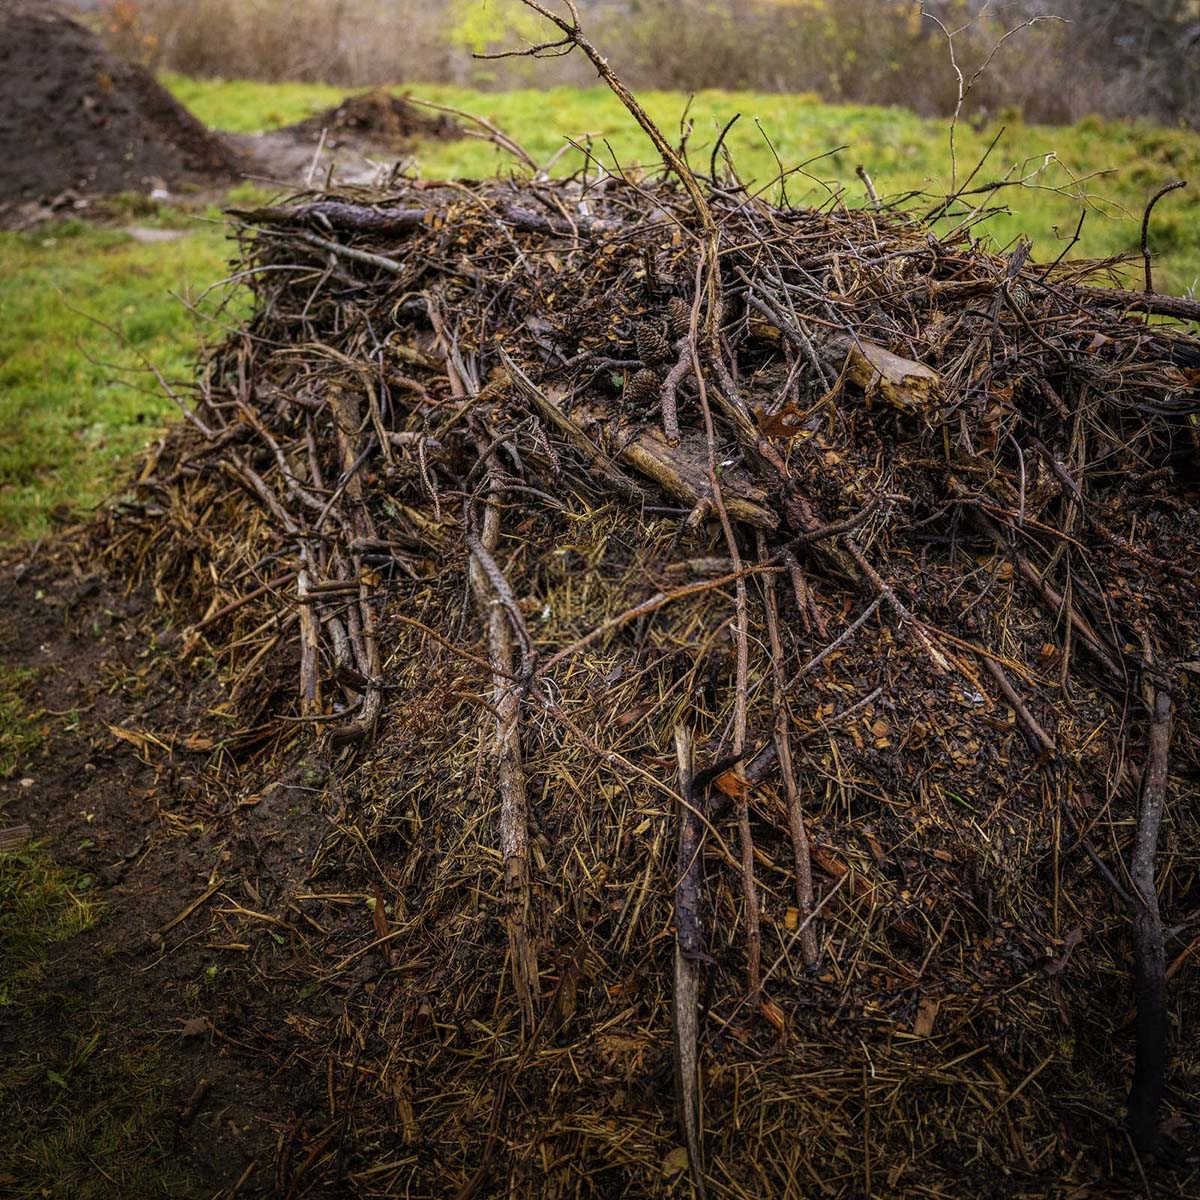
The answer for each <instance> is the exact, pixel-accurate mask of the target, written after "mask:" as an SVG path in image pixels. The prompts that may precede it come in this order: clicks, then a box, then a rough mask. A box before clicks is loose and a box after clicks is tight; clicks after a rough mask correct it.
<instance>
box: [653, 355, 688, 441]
mask: <svg viewBox="0 0 1200 1200" xmlns="http://www.w3.org/2000/svg"><path fill="white" fill-rule="evenodd" d="M691 368H692V347H691V344H690V343H685V344H684V346H683V348H682V349H681V350H680V352H679V358H678V359H677V360H676V362H675V365H674V366H673V367H672V368H671V369H670V370H669V371H668V372H667V377H666V378H665V379H664V380H663V383H662V387H661V388H660V389H659V404H660V406H661V408H662V423H663V434H664V435H665V436H666V439H667V441H668V442H670V443H671V445H672V446H677V445H678V444H679V406H678V404H677V403H676V400H675V394H676V392H678V390H679V385H680V383H681V382H682V381H683V377H684V376H685V375H686V374H687V373H688V371H690V370H691Z"/></svg>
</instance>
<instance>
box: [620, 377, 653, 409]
mask: <svg viewBox="0 0 1200 1200" xmlns="http://www.w3.org/2000/svg"><path fill="white" fill-rule="evenodd" d="M661 387H662V384H661V382H660V380H659V377H658V372H657V371H652V370H650V368H649V367H643V368H642V369H641V370H640V371H638V372H637V373H636V374H635V375H634V376H632V378H630V379H629V381H628V382H627V383H626V384H625V399H626V400H628V401H629V403H630V404H634V405H637V406H638V407H639V408H642V407H648V406H649V405H651V404H657V403H658V393H659V389H660V388H661Z"/></svg>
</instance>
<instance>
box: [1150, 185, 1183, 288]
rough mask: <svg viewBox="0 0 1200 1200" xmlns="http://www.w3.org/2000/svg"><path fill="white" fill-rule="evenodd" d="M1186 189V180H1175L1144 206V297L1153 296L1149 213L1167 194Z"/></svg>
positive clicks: (1155, 194) (1160, 189)
mask: <svg viewBox="0 0 1200 1200" xmlns="http://www.w3.org/2000/svg"><path fill="white" fill-rule="evenodd" d="M1184 187H1187V180H1186V179H1176V180H1175V182H1174V183H1168V184H1165V185H1164V186H1163V187H1160V188H1159V189H1158V191H1157V192H1155V193H1154V195H1153V196H1151V197H1150V202H1149V203H1148V204H1147V205H1146V211H1145V212H1144V213H1143V214H1142V261H1143V262H1144V263H1145V264H1146V295H1147V296H1151V295H1153V294H1154V280H1153V279H1152V278H1151V275H1150V213H1151V212H1152V211H1153V209H1154V206H1155V205H1156V204H1157V203H1158V202H1159V201H1160V200H1161V199H1162V198H1163V197H1164V196H1166V195H1167V194H1168V193H1170V192H1175V191H1178V190H1179V189H1180V188H1184Z"/></svg>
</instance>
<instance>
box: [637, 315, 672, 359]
mask: <svg viewBox="0 0 1200 1200" xmlns="http://www.w3.org/2000/svg"><path fill="white" fill-rule="evenodd" d="M635 341H636V342H637V353H638V358H640V359H641V360H642V362H644V363H646V364H647V365H649V364H651V363H661V362H666V361H667V359H669V358H670V357H671V343H670V342H668V341H667V339H666V337H665V336H664V334H663V331H662V326H661V325H659V324H658V322H653V323H651V322H649V321H643V322H642V323H641V324H640V325H639V326H638V327H637V333H636V336H635Z"/></svg>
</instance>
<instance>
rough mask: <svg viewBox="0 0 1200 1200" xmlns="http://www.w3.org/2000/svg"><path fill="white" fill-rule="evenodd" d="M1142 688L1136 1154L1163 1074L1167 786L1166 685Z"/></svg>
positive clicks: (1149, 1137) (1149, 1126)
mask: <svg viewBox="0 0 1200 1200" xmlns="http://www.w3.org/2000/svg"><path fill="white" fill-rule="evenodd" d="M1147 657H1149V655H1147ZM1145 690H1146V701H1147V704H1148V705H1149V707H1150V711H1151V714H1152V715H1151V724H1150V733H1149V736H1148V739H1147V741H1148V745H1147V763H1146V774H1145V778H1144V782H1143V785H1142V806H1141V812H1140V814H1139V816H1138V824H1137V834H1136V837H1135V840H1134V848H1133V858H1132V860H1131V862H1130V865H1129V874H1130V878H1131V879H1132V881H1133V886H1134V891H1135V898H1134V913H1133V981H1134V982H1133V989H1134V997H1135V999H1136V1002H1137V1021H1136V1026H1135V1028H1136V1031H1137V1050H1136V1056H1135V1059H1134V1067H1133V1084H1132V1086H1131V1087H1130V1089H1129V1101H1128V1114H1129V1115H1128V1118H1127V1119H1128V1124H1129V1133H1130V1136H1131V1137H1132V1138H1133V1144H1134V1145H1135V1146H1136V1147H1137V1149H1138V1151H1139V1153H1144V1154H1148V1153H1153V1151H1154V1150H1155V1148H1156V1146H1157V1144H1158V1137H1159V1130H1158V1123H1159V1112H1160V1109H1161V1107H1162V1099H1163V1091H1164V1089H1165V1087H1166V1075H1167V1000H1166V953H1165V950H1164V947H1163V927H1162V914H1161V913H1160V911H1159V907H1158V891H1157V889H1156V888H1155V884H1154V859H1155V854H1156V852H1157V850H1158V830H1159V826H1160V825H1161V824H1162V815H1163V803H1164V800H1165V799H1166V790H1167V750H1168V748H1169V746H1170V741H1171V696H1170V693H1169V692H1167V690H1166V689H1165V688H1162V687H1158V686H1155V685H1154V684H1153V683H1147V685H1146V689H1145Z"/></svg>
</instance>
